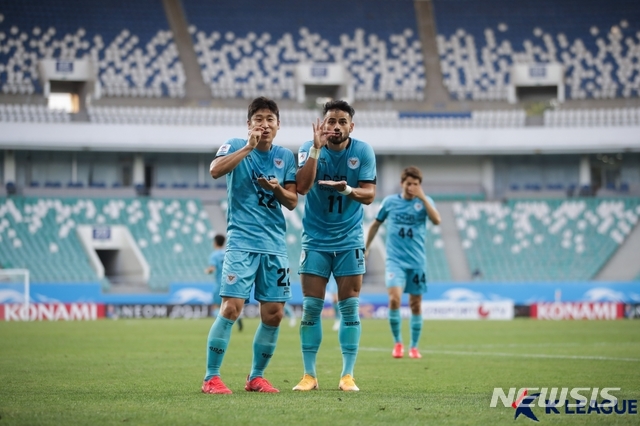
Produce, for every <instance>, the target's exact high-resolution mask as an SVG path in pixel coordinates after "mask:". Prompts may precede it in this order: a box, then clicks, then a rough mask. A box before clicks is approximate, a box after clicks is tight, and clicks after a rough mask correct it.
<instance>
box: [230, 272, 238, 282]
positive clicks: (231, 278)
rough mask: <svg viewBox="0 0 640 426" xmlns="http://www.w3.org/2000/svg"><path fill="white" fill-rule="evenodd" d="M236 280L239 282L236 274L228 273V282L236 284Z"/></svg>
mask: <svg viewBox="0 0 640 426" xmlns="http://www.w3.org/2000/svg"><path fill="white" fill-rule="evenodd" d="M236 282H238V276H237V275H236V274H227V284H235V283H236Z"/></svg>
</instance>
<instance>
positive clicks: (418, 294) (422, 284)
mask: <svg viewBox="0 0 640 426" xmlns="http://www.w3.org/2000/svg"><path fill="white" fill-rule="evenodd" d="M407 276H408V278H409V277H410V280H407V293H409V307H410V308H411V320H410V322H409V325H410V330H411V347H410V349H409V357H410V358H418V359H419V358H422V355H421V354H420V351H419V350H418V343H419V342H420V335H421V334H422V324H423V320H422V294H423V293H425V292H426V291H427V283H426V272H425V271H424V270H420V269H416V270H412V271H410V273H408V274H407Z"/></svg>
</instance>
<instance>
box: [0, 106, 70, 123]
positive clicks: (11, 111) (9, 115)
mask: <svg viewBox="0 0 640 426" xmlns="http://www.w3.org/2000/svg"><path fill="white" fill-rule="evenodd" d="M70 121H71V118H70V115H69V114H68V113H67V112H65V111H60V110H52V109H49V108H47V107H46V106H44V105H28V104H22V105H18V104H0V122H8V123H21V122H28V123H68V122H70Z"/></svg>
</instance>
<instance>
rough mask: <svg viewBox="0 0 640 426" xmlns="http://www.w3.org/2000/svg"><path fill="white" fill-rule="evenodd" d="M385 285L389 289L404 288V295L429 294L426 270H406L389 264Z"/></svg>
mask: <svg viewBox="0 0 640 426" xmlns="http://www.w3.org/2000/svg"><path fill="white" fill-rule="evenodd" d="M385 283H386V285H387V288H389V287H402V289H403V293H407V294H416V295H418V294H423V293H426V292H427V274H426V270H425V269H405V268H400V267H399V266H397V265H394V264H389V263H387V267H386V273H385Z"/></svg>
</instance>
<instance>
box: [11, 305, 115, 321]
mask: <svg viewBox="0 0 640 426" xmlns="http://www.w3.org/2000/svg"><path fill="white" fill-rule="evenodd" d="M104 314H105V306H104V304H98V303H33V304H29V305H28V307H26V308H25V305H24V304H23V303H10V304H4V305H0V321H60V320H64V321H91V320H96V319H98V318H104V316H105V315H104Z"/></svg>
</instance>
